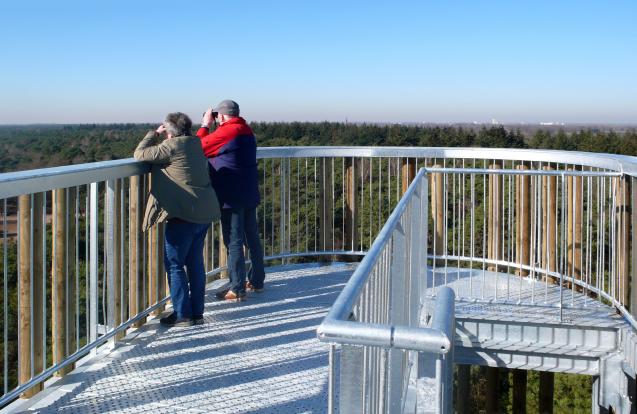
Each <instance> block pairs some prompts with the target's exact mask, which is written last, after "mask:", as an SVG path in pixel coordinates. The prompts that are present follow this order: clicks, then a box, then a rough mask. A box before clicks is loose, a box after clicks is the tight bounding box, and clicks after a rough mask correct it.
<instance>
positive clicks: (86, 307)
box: [84, 184, 91, 344]
mask: <svg viewBox="0 0 637 414" xmlns="http://www.w3.org/2000/svg"><path fill="white" fill-rule="evenodd" d="M89 188H90V186H89V184H87V185H86V189H85V191H86V194H85V197H84V285H85V286H84V289H85V292H84V294H85V296H84V297H85V301H84V318H85V319H86V321H85V323H86V328H85V329H86V332H85V334H86V343H87V344H88V343H89V342H91V341H90V339H89V332H90V326H91V324H90V320H89V317H90V314H91V312H90V310H89V309H90V308H89V304H90V303H91V302H90V293H89V286H90V279H89V274H90V270H89V266H90V263H91V260H90V256H89V245H90V238H89V228H90V225H89V217H90V204H89V201H90V190H89Z"/></svg>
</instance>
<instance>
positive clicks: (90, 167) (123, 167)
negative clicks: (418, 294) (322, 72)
mask: <svg viewBox="0 0 637 414" xmlns="http://www.w3.org/2000/svg"><path fill="white" fill-rule="evenodd" d="M307 157H317V158H325V157H365V158H367V157H371V158H374V157H401V158H441V159H445V158H465V159H483V160H492V159H499V160H511V161H540V162H556V163H566V164H571V165H581V166H586V167H593V168H602V169H607V170H611V171H615V172H619V173H622V174H627V175H631V176H635V177H637V157H631V156H627V155H614V154H603V153H592V152H578V151H559V150H535V149H514V148H443V147H440V148H438V147H345V146H342V147H261V148H259V149H258V150H257V158H259V159H271V158H307ZM148 171H150V166H148V165H147V164H145V163H143V162H139V161H136V160H135V159H134V158H126V159H122V160H114V161H100V162H93V163H85V164H78V165H69V166H63V167H52V168H42V169H35V170H26V171H19V172H10V173H1V174H0V198H9V197H15V196H18V195H21V194H27V193H38V192H42V191H48V190H50V189H53V188H68V187H71V186H76V185H82V184H88V183H91V182H96V181H104V180H110V179H117V178H123V177H130V176H133V175H139V174H144V173H147V172H148Z"/></svg>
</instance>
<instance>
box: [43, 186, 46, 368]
mask: <svg viewBox="0 0 637 414" xmlns="http://www.w3.org/2000/svg"><path fill="white" fill-rule="evenodd" d="M46 204H47V203H46V191H44V192H42V370H45V369H46V367H47V366H46V352H47V349H46V348H47V347H46V276H47V268H46Z"/></svg>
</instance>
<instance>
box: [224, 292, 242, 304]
mask: <svg viewBox="0 0 637 414" xmlns="http://www.w3.org/2000/svg"><path fill="white" fill-rule="evenodd" d="M223 300H227V301H229V302H243V301H244V300H246V294H245V293H243V294H236V293H234V292H233V291H231V290H229V291H228V293H226V295H225V296H224V297H223Z"/></svg>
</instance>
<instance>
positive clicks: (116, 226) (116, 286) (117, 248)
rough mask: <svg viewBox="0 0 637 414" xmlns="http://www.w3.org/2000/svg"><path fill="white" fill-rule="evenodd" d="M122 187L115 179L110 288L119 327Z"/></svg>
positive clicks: (114, 321) (121, 333) (119, 334)
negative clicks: (111, 284) (111, 281)
mask: <svg viewBox="0 0 637 414" xmlns="http://www.w3.org/2000/svg"><path fill="white" fill-rule="evenodd" d="M121 188H122V182H121V180H119V179H117V180H115V188H114V189H113V193H114V196H115V197H114V200H113V208H114V209H115V214H114V216H113V218H114V219H113V230H114V231H113V234H114V237H113V252H111V254H112V255H113V263H114V268H113V282H114V283H113V286H109V287H108V288H109V289H113V293H114V299H115V300H114V301H113V310H112V315H113V321H112V322H113V326H112V328H117V327H118V326H119V325H121V323H122V300H123V298H122V294H121V292H122V272H121V261H122V257H121V256H122V255H121V246H122V244H121V235H122V231H121V223H122V217H121V216H120V205H121V201H122V197H121V193H122V191H121ZM109 225H110V223H109ZM125 334H126V332H120V333H118V334H117V335H115V338H114V339H115V341H119V340H121V339H122V338H124V336H125Z"/></svg>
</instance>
